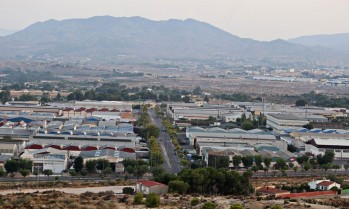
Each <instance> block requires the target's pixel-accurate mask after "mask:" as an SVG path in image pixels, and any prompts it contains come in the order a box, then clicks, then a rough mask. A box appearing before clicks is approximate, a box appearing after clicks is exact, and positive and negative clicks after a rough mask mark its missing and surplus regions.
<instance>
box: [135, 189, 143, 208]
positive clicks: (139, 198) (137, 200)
mask: <svg viewBox="0 0 349 209" xmlns="http://www.w3.org/2000/svg"><path fill="white" fill-rule="evenodd" d="M142 203H143V194H142V193H141V192H137V193H136V194H135V197H134V199H133V204H134V205H140V204H142Z"/></svg>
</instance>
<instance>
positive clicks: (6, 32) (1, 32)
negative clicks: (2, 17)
mask: <svg viewBox="0 0 349 209" xmlns="http://www.w3.org/2000/svg"><path fill="white" fill-rule="evenodd" d="M15 32H16V31H14V30H7V29H3V28H0V37H1V36H7V35H10V34H13V33H15Z"/></svg>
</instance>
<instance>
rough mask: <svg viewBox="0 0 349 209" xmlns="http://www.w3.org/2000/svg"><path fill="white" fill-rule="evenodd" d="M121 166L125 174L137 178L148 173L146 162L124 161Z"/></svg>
mask: <svg viewBox="0 0 349 209" xmlns="http://www.w3.org/2000/svg"><path fill="white" fill-rule="evenodd" d="M122 164H123V166H124V167H125V171H126V172H127V173H129V174H133V175H135V176H137V177H138V178H139V177H142V176H143V175H144V174H146V173H147V172H149V165H148V162H146V161H143V160H133V159H124V160H123V161H122Z"/></svg>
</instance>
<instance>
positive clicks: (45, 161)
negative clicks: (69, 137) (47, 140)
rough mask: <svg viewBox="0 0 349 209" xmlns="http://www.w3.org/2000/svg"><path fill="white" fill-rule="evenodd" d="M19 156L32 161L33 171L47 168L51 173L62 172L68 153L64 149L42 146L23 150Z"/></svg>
mask: <svg viewBox="0 0 349 209" xmlns="http://www.w3.org/2000/svg"><path fill="white" fill-rule="evenodd" d="M21 158H23V159H29V160H32V161H33V172H34V171H35V170H36V169H38V170H39V171H40V172H42V171H43V170H46V169H49V170H52V172H53V173H62V171H63V170H66V169H67V164H68V159H69V153H68V151H66V150H58V149H54V148H51V147H49V148H44V149H39V150H30V151H29V150H25V152H24V153H23V154H22V156H21Z"/></svg>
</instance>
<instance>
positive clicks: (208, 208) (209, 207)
mask: <svg viewBox="0 0 349 209" xmlns="http://www.w3.org/2000/svg"><path fill="white" fill-rule="evenodd" d="M216 208H217V205H216V204H215V203H213V202H205V203H204V205H203V206H202V208H201V209H216Z"/></svg>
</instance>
